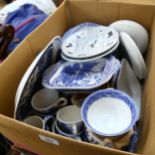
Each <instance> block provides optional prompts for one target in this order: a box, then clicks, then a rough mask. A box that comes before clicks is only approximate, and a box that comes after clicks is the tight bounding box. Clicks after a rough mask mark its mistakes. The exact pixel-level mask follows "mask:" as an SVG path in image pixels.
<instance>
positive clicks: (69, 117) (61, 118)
mask: <svg viewBox="0 0 155 155" xmlns="http://www.w3.org/2000/svg"><path fill="white" fill-rule="evenodd" d="M56 119H57V125H58V127H59V128H60V129H61V131H64V132H65V133H68V134H73V135H77V134H78V133H79V132H81V131H82V129H83V121H82V118H81V113H80V108H79V107H78V106H76V105H70V106H66V107H63V108H61V109H59V110H58V111H57V114H56Z"/></svg>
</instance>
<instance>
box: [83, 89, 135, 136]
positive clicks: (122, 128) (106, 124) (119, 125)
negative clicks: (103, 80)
mask: <svg viewBox="0 0 155 155" xmlns="http://www.w3.org/2000/svg"><path fill="white" fill-rule="evenodd" d="M81 115H82V119H83V121H84V124H85V125H86V126H87V128H89V129H90V130H91V131H93V132H94V133H96V134H98V135H100V136H110V137H112V136H119V135H122V134H124V133H126V132H127V131H129V130H130V129H131V128H132V127H133V126H134V124H135V122H136V120H137V114H136V109H135V103H134V101H133V99H132V98H130V97H129V96H128V95H127V94H126V93H124V92H122V91H119V90H116V89H104V90H99V91H96V92H94V93H92V94H91V95H89V96H88V97H87V98H86V99H85V100H84V102H83V104H82V108H81Z"/></svg>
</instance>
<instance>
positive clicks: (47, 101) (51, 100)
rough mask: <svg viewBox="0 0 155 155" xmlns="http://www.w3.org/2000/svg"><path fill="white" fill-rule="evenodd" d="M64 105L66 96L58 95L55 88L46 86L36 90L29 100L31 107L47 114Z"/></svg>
mask: <svg viewBox="0 0 155 155" xmlns="http://www.w3.org/2000/svg"><path fill="white" fill-rule="evenodd" d="M65 105H67V100H66V98H64V97H60V96H59V93H58V92H57V91H56V90H51V89H47V88H44V89H41V90H39V91H37V92H36V93H35V94H34V95H33V97H32V100H31V106H32V108H33V109H34V110H35V111H37V112H38V113H41V114H42V113H43V114H48V113H50V112H51V111H54V110H56V109H59V108H62V107H63V106H65Z"/></svg>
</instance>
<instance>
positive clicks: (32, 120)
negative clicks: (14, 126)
mask: <svg viewBox="0 0 155 155" xmlns="http://www.w3.org/2000/svg"><path fill="white" fill-rule="evenodd" d="M23 122H24V123H26V124H29V125H32V126H35V127H38V128H40V129H45V122H44V120H43V119H42V118H41V117H40V116H35V115H34V116H29V117H27V118H25V119H24V120H23Z"/></svg>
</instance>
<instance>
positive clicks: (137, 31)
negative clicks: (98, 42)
mask: <svg viewBox="0 0 155 155" xmlns="http://www.w3.org/2000/svg"><path fill="white" fill-rule="evenodd" d="M109 27H111V28H113V29H115V30H117V31H118V32H126V33H127V34H128V35H130V36H131V37H132V39H133V40H134V41H135V43H136V45H137V46H138V48H139V50H140V52H141V53H142V54H143V53H144V52H146V50H147V47H148V44H149V35H148V32H147V30H146V29H145V28H144V27H143V26H142V25H141V24H139V23H137V22H135V21H131V20H119V21H115V22H113V23H111V24H110V25H109Z"/></svg>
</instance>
